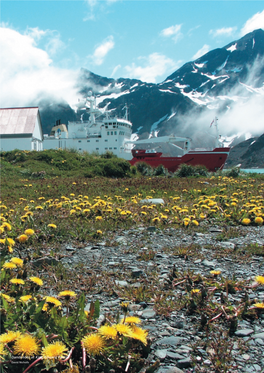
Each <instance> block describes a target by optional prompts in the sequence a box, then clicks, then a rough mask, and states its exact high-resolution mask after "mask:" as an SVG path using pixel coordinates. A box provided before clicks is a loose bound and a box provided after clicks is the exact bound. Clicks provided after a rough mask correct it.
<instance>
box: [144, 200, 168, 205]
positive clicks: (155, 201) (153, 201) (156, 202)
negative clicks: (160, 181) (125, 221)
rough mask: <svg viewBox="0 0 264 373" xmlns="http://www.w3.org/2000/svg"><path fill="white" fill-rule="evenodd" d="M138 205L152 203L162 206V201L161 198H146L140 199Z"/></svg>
mask: <svg viewBox="0 0 264 373" xmlns="http://www.w3.org/2000/svg"><path fill="white" fill-rule="evenodd" d="M140 203H153V204H154V205H160V204H163V205H164V199H162V198H148V199H142V200H141V201H140Z"/></svg>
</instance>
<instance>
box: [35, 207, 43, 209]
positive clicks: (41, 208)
mask: <svg viewBox="0 0 264 373" xmlns="http://www.w3.org/2000/svg"><path fill="white" fill-rule="evenodd" d="M35 209H36V210H43V207H42V206H36V207H35Z"/></svg>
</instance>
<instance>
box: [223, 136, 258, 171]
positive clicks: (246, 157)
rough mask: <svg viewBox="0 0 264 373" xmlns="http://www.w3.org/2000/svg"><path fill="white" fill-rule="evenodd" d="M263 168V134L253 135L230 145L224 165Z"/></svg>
mask: <svg viewBox="0 0 264 373" xmlns="http://www.w3.org/2000/svg"><path fill="white" fill-rule="evenodd" d="M237 165H241V168H255V167H258V168H264V134H263V135H261V136H260V137H253V138H250V139H248V140H246V141H242V142H240V143H239V144H237V145H235V146H234V147H232V149H231V151H230V154H229V156H228V159H227V161H226V167H227V168H230V167H235V166H237Z"/></svg>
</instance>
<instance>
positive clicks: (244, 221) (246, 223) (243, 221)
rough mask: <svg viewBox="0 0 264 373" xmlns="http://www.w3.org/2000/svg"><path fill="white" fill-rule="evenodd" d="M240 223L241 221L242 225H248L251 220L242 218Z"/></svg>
mask: <svg viewBox="0 0 264 373" xmlns="http://www.w3.org/2000/svg"><path fill="white" fill-rule="evenodd" d="M241 223H242V224H243V225H249V224H250V223H251V220H250V219H248V218H244V219H242V221H241Z"/></svg>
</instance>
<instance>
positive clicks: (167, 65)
mask: <svg viewBox="0 0 264 373" xmlns="http://www.w3.org/2000/svg"><path fill="white" fill-rule="evenodd" d="M139 60H142V61H143V64H144V66H137V65H136V64H135V63H132V65H130V66H126V67H125V70H126V72H127V73H128V76H129V77H130V78H134V79H140V80H142V81H143V82H148V83H156V78H157V77H158V76H162V75H163V74H165V73H166V72H167V71H172V70H174V69H176V68H177V66H176V64H175V62H174V61H173V60H172V59H170V58H168V57H166V56H164V55H162V54H159V53H152V54H150V55H149V56H148V57H140V58H139Z"/></svg>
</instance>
